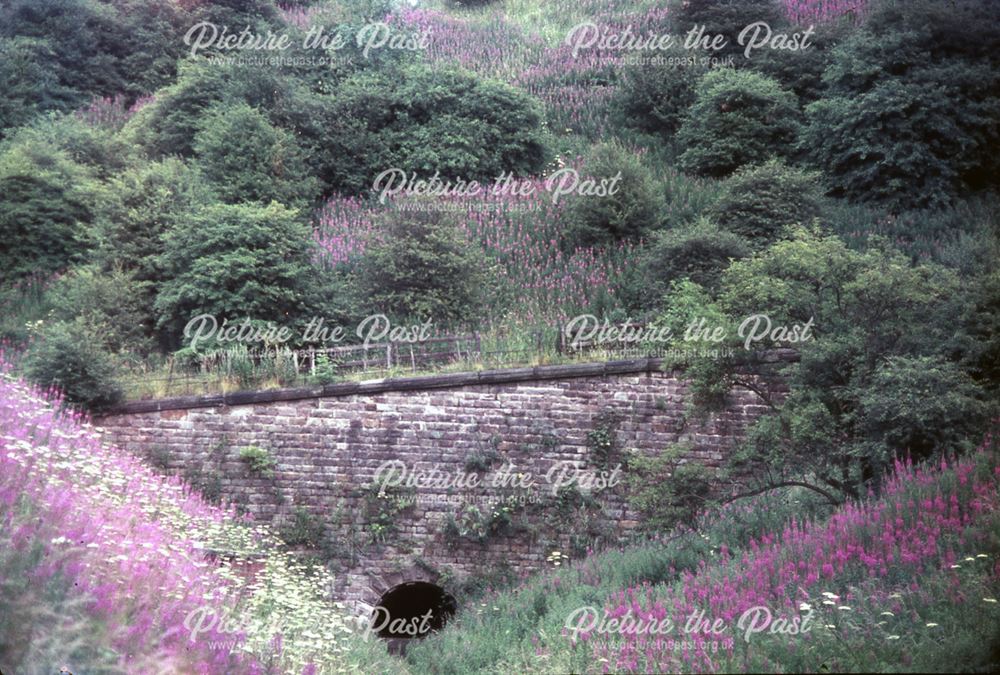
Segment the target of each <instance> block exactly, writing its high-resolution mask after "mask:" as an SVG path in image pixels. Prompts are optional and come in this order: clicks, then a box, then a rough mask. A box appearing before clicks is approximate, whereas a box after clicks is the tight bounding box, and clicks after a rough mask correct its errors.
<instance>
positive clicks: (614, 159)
mask: <svg viewBox="0 0 1000 675" xmlns="http://www.w3.org/2000/svg"><path fill="white" fill-rule="evenodd" d="M580 173H581V174H582V176H581V177H586V178H590V179H592V180H594V181H595V183H596V185H598V186H599V185H601V184H602V183H603V184H604V185H606V186H607V187H608V189H607V190H605V191H603V193H602V192H601V191H599V190H598V191H595V192H594V193H593V194H583V195H580V196H577V197H576V198H575V199H574V201H573V202H572V204H571V205H570V208H569V217H568V218H567V223H568V224H567V227H566V230H565V232H564V234H563V241H564V244H565V245H566V247H567V248H569V249H573V248H577V247H581V246H601V245H605V244H610V243H615V242H618V241H621V240H625V239H631V240H635V239H639V238H641V237H643V236H646V235H648V234H649V233H650V232H652V231H653V230H654V229H655V228H656V227H657V226H658V225H659V220H660V215H661V211H662V208H663V197H662V195H661V194H660V191H659V185H658V184H657V182H656V180H655V179H654V178H653V173H652V172H651V171H650V170H649V169H648V168H646V165H645V164H643V163H642V160H641V159H640V158H639V157H638V156H637V155H636V154H635V153H634V152H632V151H630V150H629V149H627V148H625V147H624V146H623V145H621V144H620V143H616V142H612V143H603V144H601V145H598V146H597V147H596V148H595V149H594V151H593V153H592V155H591V157H590V159H589V160H588V161H587V162H586V164H585V165H584V167H583V169H582V170H581V172H580Z"/></svg>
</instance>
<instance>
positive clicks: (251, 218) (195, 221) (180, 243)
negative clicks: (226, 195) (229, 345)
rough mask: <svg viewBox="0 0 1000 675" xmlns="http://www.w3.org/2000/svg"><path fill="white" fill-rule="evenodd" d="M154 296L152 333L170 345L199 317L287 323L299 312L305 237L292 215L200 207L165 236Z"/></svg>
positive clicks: (272, 209)
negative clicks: (160, 273)
mask: <svg viewBox="0 0 1000 675" xmlns="http://www.w3.org/2000/svg"><path fill="white" fill-rule="evenodd" d="M160 267H161V269H162V270H163V274H164V276H165V277H166V278H167V280H166V281H164V282H163V283H162V284H161V286H160V288H159V293H158V294H157V296H156V302H155V304H154V308H155V310H156V314H157V327H158V328H159V329H160V330H161V331H163V337H164V339H165V340H167V341H170V342H171V343H173V344H177V343H178V342H179V341H180V339H181V334H182V332H183V329H184V326H185V325H186V324H187V322H188V321H190V320H191V319H192V318H194V317H195V316H197V315H199V314H203V313H207V314H211V315H213V316H215V317H216V319H217V320H218V321H219V323H220V324H221V322H222V320H223V318H228V319H230V320H236V319H242V318H244V317H246V318H250V319H261V320H265V321H274V322H276V323H279V324H282V325H287V324H288V323H289V321H290V320H294V319H296V318H298V315H299V313H300V312H301V311H303V308H304V299H303V298H304V294H303V289H304V288H305V287H306V286H307V283H308V280H309V272H310V269H311V267H310V258H309V232H308V229H307V228H306V227H305V225H303V224H302V222H301V221H300V220H299V219H298V217H297V214H296V213H295V212H294V211H289V210H288V209H286V208H285V207H283V206H281V205H280V204H275V203H272V204H270V205H269V206H256V205H248V204H239V205H227V204H219V205H215V206H209V207H206V208H203V209H201V210H200V211H198V212H196V213H195V214H193V215H192V216H191V217H190V218H188V219H187V220H185V221H183V222H181V223H179V224H178V225H177V226H175V227H174V228H173V229H172V230H170V231H169V232H168V233H167V234H166V239H165V248H164V252H163V254H162V256H160Z"/></svg>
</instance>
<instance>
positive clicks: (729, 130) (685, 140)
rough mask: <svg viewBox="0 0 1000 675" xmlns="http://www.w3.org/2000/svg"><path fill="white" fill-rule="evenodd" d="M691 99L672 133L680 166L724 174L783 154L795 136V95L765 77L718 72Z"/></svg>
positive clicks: (701, 82)
mask: <svg viewBox="0 0 1000 675" xmlns="http://www.w3.org/2000/svg"><path fill="white" fill-rule="evenodd" d="M695 91H696V94H697V99H696V100H695V103H694V105H693V106H691V108H690V109H689V110H688V113H687V115H686V116H685V118H684V121H683V123H682V124H681V127H680V129H679V130H678V132H677V142H678V143H679V145H680V147H681V148H682V149H683V150H684V151H683V153H682V154H681V155H680V157H678V162H679V164H680V166H681V167H682V168H684V169H685V170H688V171H693V172H694V173H697V174H701V175H708V176H725V175H727V174H730V173H732V172H733V171H735V170H736V169H738V168H739V167H741V166H743V165H744V164H750V163H759V162H763V161H766V160H767V159H769V158H771V157H775V156H778V157H782V156H787V155H788V154H790V152H791V151H792V147H793V144H794V142H795V140H796V137H797V135H798V132H799V118H800V114H799V111H798V107H797V102H796V100H795V95H794V94H792V93H790V92H788V91H785V90H784V89H782V87H781V85H780V84H778V83H777V82H776V81H775V80H772V79H771V78H769V77H765V76H764V75H760V74H758V73H754V72H748V71H739V70H732V69H727V68H723V69H718V70H713V71H711V72H709V73H708V74H707V75H705V76H704V77H703V78H702V79H701V81H700V82H699V83H698V86H697V87H696V90H695Z"/></svg>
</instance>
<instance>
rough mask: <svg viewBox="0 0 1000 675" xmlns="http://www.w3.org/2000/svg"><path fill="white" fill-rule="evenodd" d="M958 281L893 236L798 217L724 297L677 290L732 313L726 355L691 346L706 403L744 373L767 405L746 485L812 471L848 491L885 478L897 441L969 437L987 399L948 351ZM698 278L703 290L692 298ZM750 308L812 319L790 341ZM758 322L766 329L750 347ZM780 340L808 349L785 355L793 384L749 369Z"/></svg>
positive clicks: (921, 453) (836, 491)
mask: <svg viewBox="0 0 1000 675" xmlns="http://www.w3.org/2000/svg"><path fill="white" fill-rule="evenodd" d="M958 283H959V282H958V279H957V277H956V276H955V275H954V274H953V273H951V272H950V271H948V270H946V269H944V268H941V267H939V266H937V265H933V264H924V265H919V266H914V265H912V264H910V262H909V261H908V260H907V259H906V258H905V257H904V256H902V255H901V254H899V253H898V252H896V251H893V250H892V249H889V248H888V247H887V246H883V247H876V248H873V249H870V250H868V251H864V252H856V251H851V250H849V249H848V248H847V247H846V246H845V245H844V243H843V242H841V241H840V240H839V239H838V238H836V237H834V236H829V235H823V234H822V233H819V232H817V231H815V230H811V229H804V228H800V229H797V230H796V231H795V232H794V234H793V236H792V238H791V239H790V240H787V241H778V242H776V243H774V244H773V245H771V246H770V247H769V248H767V249H766V250H764V251H762V252H760V253H757V254H755V255H753V256H751V257H750V258H747V259H745V260H742V261H737V262H734V263H733V264H732V266H731V267H730V268H729V269H728V270H727V271H726V272H725V273H724V274H723V276H722V281H721V289H720V292H719V297H718V301H717V302H712V301H710V300H707V298H706V297H705V296H703V295H698V292H697V291H692V289H691V288H686V289H679V290H678V292H677V293H675V294H674V295H672V296H671V298H670V300H669V301H668V303H667V304H668V306H670V307H676V306H680V307H688V308H691V311H690V312H689V314H690V315H696V314H697V313H699V312H700V313H709V314H713V315H714V316H715V317H716V318H718V317H719V316H721V317H723V325H724V326H725V328H726V332H727V335H728V338H727V343H726V344H728V345H729V346H731V347H732V348H733V356H731V357H725V358H721V359H719V358H711V359H709V358H705V357H699V356H698V355H697V354H696V353H694V352H693V351H692V352H691V362H690V364H689V369H688V375H689V376H690V377H692V378H693V385H692V389H693V392H694V393H695V395H696V398H697V399H698V401H699V403H700V404H701V405H702V406H703V407H704V408H706V409H707V408H711V407H713V406H714V405H718V404H719V403H721V402H722V401H723V400H724V397H725V394H726V392H728V391H729V390H730V389H731V388H733V387H741V388H745V389H749V390H751V391H755V392H757V393H758V394H760V395H761V397H762V400H763V402H764V404H765V405H767V406H768V407H769V408H770V412H769V413H768V414H765V415H763V416H762V417H760V418H759V419H758V420H757V421H756V422H755V423H754V424H753V425H752V426H751V427H750V429H749V430H748V433H747V438H746V441H745V442H744V443H743V444H742V445H741V447H740V448H739V450H738V452H737V453H735V454H734V456H733V460H732V463H731V467H730V468H731V469H732V471H733V476H734V477H735V478H736V479H737V482H738V483H739V484H740V485H741V486H742V487H743V488H744V489H747V488H748V487H755V488H756V489H768V488H772V487H777V486H782V485H791V484H796V485H804V486H806V487H808V488H809V489H812V490H814V491H816V492H818V493H820V494H823V495H824V496H826V497H827V498H828V499H830V500H831V501H840V500H842V499H844V498H847V497H858V496H860V495H861V494H862V493H863V490H864V489H865V488H866V487H873V488H878V486H879V484H880V480H881V478H882V477H883V476H884V475H885V474H886V472H887V471H888V470H889V469H890V468H891V463H892V459H893V457H894V456H896V455H904V454H909V455H911V456H912V457H913V458H914V459H917V460H919V459H925V458H929V457H935V456H939V455H941V454H943V453H953V452H957V451H961V450H962V449H965V448H971V447H973V445H974V443H975V439H976V438H977V437H978V436H979V434H981V432H982V430H983V428H984V426H985V423H986V421H987V420H988V419H989V415H990V407H989V406H987V405H986V403H985V402H984V391H983V389H982V387H981V386H980V385H978V384H977V383H975V381H974V380H973V379H972V378H971V377H970V376H969V375H968V374H967V373H966V372H964V371H963V369H962V367H961V363H960V361H959V360H956V359H955V358H953V357H952V355H951V354H949V347H948V345H949V341H950V338H951V336H952V334H953V333H954V332H955V330H956V326H955V324H953V323H952V322H950V321H949V320H948V318H947V317H949V316H951V314H950V313H949V312H948V310H949V309H952V308H953V304H952V303H954V302H955V297H956V296H957V295H958ZM692 292H694V293H695V295H696V296H698V299H699V302H698V303H695V302H688V301H686V299H685V297H684V296H685V294H690V293H692ZM754 315H760V316H766V317H767V321H769V322H770V325H771V327H772V330H773V329H777V328H779V327H788V328H789V329H792V328H795V327H799V328H800V329H801V328H802V327H804V326H805V325H809V326H810V335H811V338H810V339H808V340H805V341H801V340H800V341H798V342H796V343H792V344H790V343H787V342H784V343H783V342H781V340H780V339H781V337H782V335H781V334H780V333H778V334H775V333H774V332H770V333H765V331H762V330H760V328H761V327H762V326H763V327H766V326H767V325H768V324H765V323H764V322H763V319H759V318H758V319H755V321H757V323H754V322H747V323H745V324H744V321H746V320H747V318H748V317H751V316H754ZM687 318H689V317H687V316H678V315H676V313H675V314H674V315H669V314H668V315H667V316H665V319H664V320H665V321H672V322H673V324H675V325H681V324H683V323H684V321H685V320H686V319H687ZM741 325H743V326H744V328H743V334H742V335H740V326H741ZM680 330H683V327H680ZM959 330H960V328H959ZM750 334H754V335H758V336H759V337H760V338H761V339H759V340H757V341H754V342H752V343H750V345H749V346H750V347H751V348H750V349H745V348H744V347H745V346H746V342H745V340H746V338H747V336H748V335H750ZM784 337H788V334H786V335H785V336H784ZM776 346H792V347H794V348H795V349H796V350H797V351H798V353H799V357H800V360H799V361H798V362H795V363H791V364H788V365H786V366H784V367H783V369H782V371H783V372H782V376H783V379H784V382H785V383H786V385H787V387H788V390H787V392H782V391H781V388H780V387H774V386H772V385H774V384H775V381H774V380H772V379H767V378H764V379H761V378H758V377H755V376H752V375H750V374H749V373H752V372H754V371H757V372H761V370H760V369H761V368H762V367H764V363H763V361H762V358H763V356H764V352H763V351H762V350H766V349H767V348H771V347H776ZM688 348H689V349H690V346H688Z"/></svg>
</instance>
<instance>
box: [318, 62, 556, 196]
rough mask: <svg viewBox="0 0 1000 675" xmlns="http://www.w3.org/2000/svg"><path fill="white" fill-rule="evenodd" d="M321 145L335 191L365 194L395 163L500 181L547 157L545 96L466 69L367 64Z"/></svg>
mask: <svg viewBox="0 0 1000 675" xmlns="http://www.w3.org/2000/svg"><path fill="white" fill-rule="evenodd" d="M330 102H331V109H330V110H329V111H327V115H328V117H327V119H329V120H330V124H329V125H328V128H327V129H326V130H325V133H324V136H323V138H321V139H319V140H318V146H317V151H319V152H322V153H325V157H326V158H327V161H326V164H325V166H324V167H323V168H322V170H321V174H322V176H321V177H322V180H323V181H324V183H325V184H326V185H328V186H329V187H330V188H331V189H334V190H338V191H341V192H345V193H353V194H363V193H366V192H369V191H370V190H371V189H372V185H373V182H374V179H375V177H376V176H377V175H378V174H379V173H381V172H383V171H385V170H387V169H390V168H396V169H402V170H403V171H405V172H406V173H407V174H410V175H412V174H414V173H417V174H418V175H419V176H420V177H421V178H430V177H431V176H433V175H434V174H435V173H436V172H440V176H441V178H442V179H451V180H465V181H472V180H477V181H481V182H492V181H494V180H496V179H497V178H498V177H499V176H500V175H501V173H504V172H511V173H513V174H515V175H528V174H531V173H535V172H537V171H539V170H540V169H541V168H542V166H543V164H544V162H545V147H544V144H543V140H542V133H541V123H542V114H541V109H540V107H539V106H538V104H537V102H535V101H534V100H533V99H531V98H530V97H529V96H528V95H527V94H524V93H522V92H520V91H518V90H516V89H514V88H512V87H509V86H507V85H505V84H501V83H499V82H494V81H484V80H481V79H479V78H477V77H475V76H473V75H470V74H468V73H465V72H463V71H459V70H450V69H448V70H440V69H433V70H432V69H430V68H428V67H427V66H424V65H421V64H408V65H403V66H395V67H389V68H386V69H378V70H375V69H365V70H362V71H360V72H358V73H356V74H354V75H352V76H351V77H349V78H348V79H347V80H346V81H344V82H343V83H342V84H341V85H339V86H338V88H337V91H336V94H335V95H334V96H333V97H332V98H331V101H330Z"/></svg>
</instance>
